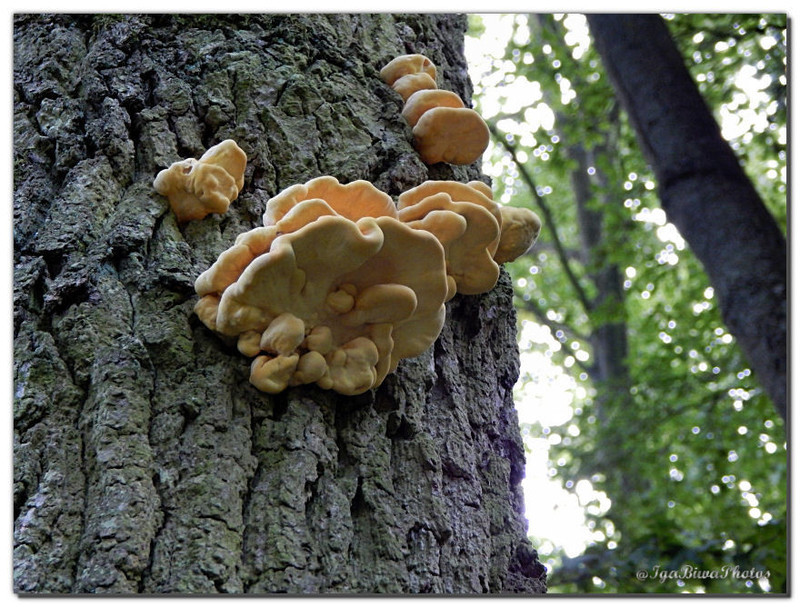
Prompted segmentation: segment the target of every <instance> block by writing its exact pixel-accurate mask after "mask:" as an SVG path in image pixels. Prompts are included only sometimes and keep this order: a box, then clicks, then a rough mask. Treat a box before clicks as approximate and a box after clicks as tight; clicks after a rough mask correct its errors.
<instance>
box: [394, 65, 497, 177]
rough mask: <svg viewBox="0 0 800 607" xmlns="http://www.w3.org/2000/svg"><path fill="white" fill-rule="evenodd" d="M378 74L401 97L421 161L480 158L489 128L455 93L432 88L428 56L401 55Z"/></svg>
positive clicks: (455, 161) (467, 161)
mask: <svg viewBox="0 0 800 607" xmlns="http://www.w3.org/2000/svg"><path fill="white" fill-rule="evenodd" d="M380 75H381V78H382V79H383V81H384V82H386V83H387V84H388V85H389V86H391V87H392V88H393V89H394V90H395V91H397V92H398V93H399V94H400V96H401V97H402V98H403V101H404V102H405V105H404V106H403V111H402V115H403V117H404V118H405V119H406V121H407V122H408V124H409V126H411V127H412V134H413V136H414V147H415V148H416V150H417V152H418V153H419V155H420V157H421V158H422V160H423V161H424V162H425V163H427V164H436V163H437V162H449V163H450V164H471V163H473V162H475V161H476V160H477V159H478V158H480V156H481V154H483V152H484V151H485V150H486V148H487V146H488V145H489V127H488V126H486V123H485V122H484V121H483V118H481V117H480V115H479V114H478V113H477V112H476V111H475V110H473V109H470V108H467V107H464V102H463V101H462V100H461V98H460V97H459V96H458V95H456V94H455V93H453V92H451V91H445V90H441V89H438V88H437V87H436V67H435V66H434V65H433V63H432V62H431V61H430V59H428V58H427V57H425V56H423V55H402V56H400V57H396V58H395V59H393V60H392V61H390V62H389V63H388V64H387V65H386V66H385V67H384V68H383V69H382V70H381V72H380Z"/></svg>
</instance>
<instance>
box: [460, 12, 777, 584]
mask: <svg viewBox="0 0 800 607" xmlns="http://www.w3.org/2000/svg"><path fill="white" fill-rule="evenodd" d="M663 18H664V20H665V22H666V24H667V27H668V28H669V31H670V33H671V34H672V37H673V39H674V40H675V43H676V45H677V47H678V49H679V51H680V53H681V55H682V57H683V59H684V63H685V64H686V66H687V67H688V69H689V71H690V73H691V76H692V79H693V80H694V82H695V83H696V85H697V88H698V90H699V92H700V93H701V95H702V96H703V98H704V99H705V101H706V103H707V105H708V106H709V108H710V109H711V110H712V112H713V115H714V117H715V118H716V121H717V123H718V124H719V125H720V128H721V133H722V136H723V138H724V139H725V140H726V141H727V142H728V144H729V145H730V147H731V148H732V150H733V151H734V152H735V154H736V157H737V158H738V160H739V163H740V164H741V165H742V167H743V168H744V170H745V172H746V174H747V176H748V177H749V178H750V181H752V183H753V185H754V187H755V189H756V190H757V192H758V194H759V195H760V197H761V199H762V200H763V203H764V205H765V206H766V207H767V209H768V210H769V212H770V214H771V215H772V216H773V217H774V220H775V221H776V222H777V225H778V226H779V227H780V230H781V231H782V232H783V234H784V235H785V233H786V229H787V200H786V199H787V174H786V144H787V129H786V109H787V101H786V99H787V97H786V89H787V72H786V59H787V57H786V44H787V38H786V27H787V19H786V15H782V14H765V15H759V14H748V15H733V14H670V15H664V16H663ZM470 33H471V37H470V38H468V43H467V49H468V50H467V53H468V57H469V59H470V61H471V65H472V67H471V76H472V79H473V83H474V86H475V102H476V107H477V109H478V111H479V112H480V113H481V114H482V116H483V117H484V118H485V119H486V120H487V122H488V123H489V125H490V129H491V131H492V134H493V143H492V146H491V148H490V152H489V153H487V154H486V156H485V158H484V171H485V172H486V173H488V174H490V175H491V176H492V177H493V179H494V186H495V199H497V200H500V201H502V202H503V203H505V204H509V205H514V206H524V207H529V208H531V209H533V210H534V211H536V212H537V213H539V214H540V216H541V217H542V219H543V230H542V235H541V236H540V239H539V242H538V243H537V245H536V246H535V247H534V248H533V249H532V250H531V251H529V254H528V255H526V256H524V257H522V258H520V259H519V260H517V261H516V262H514V263H513V264H509V265H508V266H507V267H508V269H509V271H510V273H511V275H512V279H513V282H514V286H515V301H516V307H517V312H518V318H519V329H520V339H521V344H520V349H521V355H522V362H523V371H522V377H521V380H520V382H519V383H518V385H517V408H518V410H519V412H520V419H521V421H522V426H523V437H524V440H525V443H526V450H527V452H528V459H529V465H528V476H529V480H528V481H527V482H529V483H531V482H533V481H537V482H539V483H540V484H539V485H536V487H537V489H536V494H535V495H537V496H539V498H538V500H537V501H539V502H541V501H542V498H541V495H542V492H543V487H546V486H550V487H554V488H555V490H554V492H555V493H556V494H557V495H559V496H560V498H559V499H560V500H561V503H560V504H551V505H549V506H548V505H546V504H542V503H539V504H537V505H538V509H535V510H534V508H533V507H532V506H531V505H530V502H531V498H530V497H529V498H528V502H529V511H528V516H529V519H530V527H529V533H530V535H531V537H532V539H533V541H534V545H535V546H536V547H537V549H538V550H539V553H540V555H541V557H542V559H543V561H545V562H546V563H547V564H548V566H549V567H548V568H549V569H550V573H549V576H548V586H549V591H550V592H579V593H584V592H615V593H627V592H648V593H649V592H706V593H712V592H714V593H757V592H785V591H786V546H787V535H786V529H787V508H786V483H787V479H786V464H787V453H786V440H787V439H786V434H785V427H784V422H783V419H782V417H781V415H779V414H778V412H777V411H776V409H775V407H774V406H773V403H772V402H771V400H770V398H769V396H768V395H767V394H766V393H765V390H764V389H763V387H762V385H761V384H760V383H759V378H758V377H757V376H756V374H755V373H754V372H753V370H752V365H751V364H750V363H749V362H748V359H747V357H746V356H745V355H744V354H743V352H742V350H741V348H740V344H739V343H738V342H737V339H736V337H735V336H734V335H733V334H732V332H731V330H730V329H729V327H727V326H726V324H725V323H724V322H723V320H722V315H721V313H720V306H719V302H718V298H717V294H715V290H714V288H713V287H712V286H711V284H710V281H709V278H708V275H707V273H706V271H705V270H704V268H703V266H702V265H701V263H700V262H699V261H698V259H697V258H696V257H695V255H694V253H693V251H692V249H691V248H690V246H689V245H688V244H687V242H686V240H684V238H683V236H682V235H681V233H680V231H679V230H678V229H677V228H676V227H675V225H674V224H673V223H671V222H670V221H669V220H668V217H667V214H666V213H665V212H664V210H663V208H662V205H661V201H660V200H659V189H658V183H657V178H656V176H655V174H654V171H653V168H652V167H651V166H650V164H649V163H648V161H647V160H646V158H645V157H644V155H643V154H642V152H641V150H640V146H639V144H638V142H637V138H636V134H635V132H634V128H633V126H632V125H631V123H630V122H629V120H628V118H627V116H626V114H625V112H624V110H623V109H622V108H621V105H620V103H619V101H618V100H617V98H616V96H615V91H614V89H613V87H612V84H611V82H610V80H609V77H608V75H607V72H606V69H605V67H604V65H603V62H602V60H601V57H600V56H599V55H598V52H597V49H596V48H595V45H594V44H593V41H592V36H591V34H590V31H589V26H588V24H587V20H586V18H585V17H584V16H583V15H578V14H555V15H527V14H525V15H522V14H516V15H475V16H473V17H472V18H471V32H470ZM742 221H747V218H742ZM537 462H539V468H537V467H536V465H537ZM531 477H535V478H533V479H531ZM529 495H531V494H530V493H529ZM570 505H572V506H573V508H574V507H575V505H579V510H580V511H581V515H582V517H585V520H583V521H580V520H579V521H578V522H577V524H578V525H583V526H584V527H585V529H586V533H585V535H584V536H583V537H581V538H580V539H579V540H578V541H577V544H576V543H575V541H574V539H573V542H572V544H571V545H566V544H567V542H566V540H565V537H564V536H562V537H552V536H548V529H552V528H553V527H554V526H557V523H556V521H557V520H558V517H557V514H558V510H559V508H560V509H561V510H560V511H561V512H565V511H568V510H569V509H570V508H569V507H570ZM573 511H574V510H573ZM572 520H574V519H572ZM574 524H575V523H573V525H574ZM655 568H660V569H661V570H680V569H681V568H687V569H686V570H687V571H689V572H691V571H695V572H698V571H734V569H733V568H737V569H735V570H736V571H745V570H752V571H756V572H761V575H757V576H754V577H749V578H746V577H743V576H735V575H727V576H725V577H721V576H717V578H716V579H715V578H701V576H700V575H699V574H698V575H695V576H691V575H688V576H684V577H677V578H675V579H669V580H666V581H658V580H657V579H653V578H652V577H651V576H650V575H644V576H643V575H640V576H639V577H638V579H637V572H640V571H646V572H649V573H650V574H652V572H653V571H654V570H655Z"/></svg>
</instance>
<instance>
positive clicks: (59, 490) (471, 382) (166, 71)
mask: <svg viewBox="0 0 800 607" xmlns="http://www.w3.org/2000/svg"><path fill="white" fill-rule="evenodd" d="M465 25H466V20H465V19H464V18H463V16H454V15H449V16H435V15H405V16H393V15H325V16H322V15H259V16H240V17H228V16H221V15H208V16H204V15H194V16H162V15H146V16H122V17H118V16H111V15H98V16H80V15H57V16H41V15H18V16H17V17H16V18H15V26H14V95H15V97H14V110H15V133H14V145H15V149H14V151H15V155H14V179H15V198H14V222H15V223H14V245H15V250H14V262H15V266H14V331H15V333H14V334H15V340H14V380H15V400H14V419H15V428H14V508H15V526H14V587H15V590H16V592H18V593H86V592H113V593H141V592H145V593H214V592H230V593H245V592H249V593H271V592H290V593H328V592H347V593H360V592H369V593H416V592H440V593H489V592H494V593H499V592H514V593H519V592H525V593H540V592H544V589H545V582H544V579H545V574H544V567H543V566H542V565H541V564H540V563H539V561H538V560H537V555H536V552H535V551H534V550H533V549H532V548H531V546H530V544H529V542H528V540H527V539H526V537H525V531H526V527H525V519H524V515H523V504H522V493H521V490H520V480H521V478H522V475H523V470H524V453H523V449H522V443H521V439H520V435H519V429H518V427H517V417H516V412H515V410H514V406H513V401H512V393H511V390H512V386H513V385H514V383H515V381H516V379H517V375H518V371H519V368H518V364H519V363H518V354H517V350H516V345H515V320H514V314H513V308H512V300H511V286H510V281H509V280H508V278H507V275H505V273H503V276H502V277H501V280H500V282H499V284H498V286H497V287H496V288H495V289H494V290H493V291H491V292H490V293H487V294H485V295H482V296H456V297H455V298H454V299H453V300H452V301H451V302H450V303H449V304H448V311H447V312H448V316H447V322H446V325H445V328H444V330H443V332H442V334H441V336H440V337H439V339H438V341H437V342H436V343H435V344H434V346H433V347H432V348H431V349H430V350H429V351H428V352H426V353H425V354H423V355H422V356H419V357H417V358H415V359H410V360H406V361H403V362H401V364H400V367H399V368H398V370H397V372H396V373H395V374H393V375H390V376H389V377H388V378H387V380H386V381H385V382H384V383H383V385H381V386H380V387H379V388H378V389H375V390H372V391H370V392H368V393H366V394H363V395H361V396H356V397H346V396H341V395H338V394H336V393H333V392H330V391H323V390H321V389H318V388H315V387H309V386H306V387H302V388H293V389H289V390H288V391H286V392H284V393H281V394H278V395H275V396H270V395H267V394H264V393H261V392H259V391H257V390H256V389H255V388H254V387H253V386H251V385H250V384H249V383H248V381H247V378H248V375H249V364H250V363H249V360H247V359H245V358H244V357H242V356H241V355H239V354H238V352H237V351H236V349H235V348H231V347H230V346H228V345H226V344H225V343H223V342H222V341H221V340H220V339H218V338H217V337H216V336H215V335H214V334H212V333H211V332H210V331H209V330H208V329H206V327H205V326H204V325H202V324H201V323H200V322H199V320H198V319H197V317H196V316H195V315H194V314H193V312H192V309H193V305H194V303H195V301H196V295H195V293H194V289H193V283H194V280H195V278H196V277H197V276H198V275H199V274H200V272H202V271H203V270H205V269H206V268H208V267H209V266H210V264H211V263H212V262H213V261H214V259H216V257H217V256H218V255H219V253H220V252H221V251H222V250H224V249H226V248H227V247H228V246H230V245H231V244H232V243H233V240H234V239H235V237H236V236H237V235H238V234H239V233H241V232H244V231H246V230H248V229H251V228H252V227H255V226H256V225H259V224H260V218H261V214H262V213H263V211H264V208H265V204H266V201H267V200H268V199H269V198H270V197H271V196H273V195H275V194H276V193H277V192H279V191H280V190H282V189H283V188H285V187H288V186H290V185H292V184H295V183H304V182H306V181H308V180H309V179H311V178H313V177H317V176H319V175H323V174H330V175H333V176H334V177H336V178H337V179H339V181H341V182H343V183H344V182H348V181H352V180H355V179H366V180H369V181H371V182H372V183H374V184H375V185H376V186H377V187H378V188H380V189H382V190H383V191H385V192H388V193H389V194H391V195H397V194H399V193H400V192H401V191H404V190H406V189H408V188H409V187H412V186H415V185H417V184H419V183H421V182H422V181H424V180H426V179H455V180H458V181H467V180H469V179H474V178H478V177H479V173H478V169H477V168H476V167H475V166H471V167H451V166H449V165H437V166H433V167H426V166H425V165H424V164H423V163H422V162H421V161H420V160H419V157H418V156H417V154H416V153H415V152H414V150H413V148H412V146H411V143H410V132H409V130H408V127H407V125H406V124H405V121H404V120H403V119H402V117H401V115H400V109H401V106H402V100H401V99H400V97H399V96H398V95H396V94H395V93H394V91H392V90H391V89H390V88H389V87H387V86H386V85H384V84H383V82H382V81H381V80H380V78H379V77H378V70H379V69H380V68H381V67H382V66H383V65H384V64H385V63H386V62H388V60H390V59H391V58H393V57H394V56H396V55H399V54H403V53H407V52H421V53H424V54H426V55H427V56H429V57H430V58H431V59H432V60H433V61H434V63H436V64H437V66H438V67H439V69H440V74H441V76H440V82H439V85H440V86H441V87H442V88H447V89H450V90H454V91H456V92H457V93H459V94H460V95H461V96H462V97H464V98H466V99H469V97H470V94H471V90H470V84H469V82H468V78H467V72H466V66H465V61H464V57H463V50H462V39H463V32H464V28H465ZM226 138H232V139H234V140H236V141H237V143H238V144H239V145H240V146H241V147H242V148H243V149H244V150H245V152H246V153H247V155H248V168H247V171H246V174H245V186H244V189H243V190H242V192H241V194H240V196H239V198H238V199H237V200H235V201H234V202H233V204H232V205H231V209H230V210H229V211H228V213H226V214H225V215H222V216H220V215H211V216H209V217H207V218H205V219H203V220H201V221H195V222H190V223H188V224H186V225H185V226H179V225H178V224H177V223H176V220H175V217H174V215H173V214H172V212H171V211H170V210H169V207H168V204H167V201H166V199H164V198H163V197H161V196H159V195H158V194H156V193H155V192H154V191H153V188H152V181H153V178H154V177H155V175H156V173H157V172H158V171H159V170H160V169H162V168H165V167H166V166H168V165H169V164H171V163H172V162H174V161H176V160H180V159H183V158H186V157H198V155H200V154H202V152H203V151H204V150H205V149H207V148H208V147H210V146H211V145H213V144H215V143H218V142H219V141H221V140H223V139H226Z"/></svg>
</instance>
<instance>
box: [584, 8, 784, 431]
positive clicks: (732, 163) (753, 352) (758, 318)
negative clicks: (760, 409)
mask: <svg viewBox="0 0 800 607" xmlns="http://www.w3.org/2000/svg"><path fill="white" fill-rule="evenodd" d="M587 19H588V21H589V26H590V28H591V32H592V35H593V37H594V39H595V42H596V46H597V50H598V52H599V53H600V55H601V57H602V58H603V63H604V65H605V67H606V71H607V72H608V75H609V77H610V79H611V81H612V83H613V84H614V87H615V89H616V92H617V97H618V98H619V100H620V102H621V103H622V105H623V106H624V108H625V110H626V111H627V113H628V115H629V117H630V119H631V122H632V124H633V126H634V127H635V129H636V132H637V135H638V137H639V141H640V144H641V146H642V150H643V153H644V155H645V157H646V158H647V159H648V161H649V162H650V163H651V164H652V166H653V170H654V171H655V173H656V177H657V178H658V182H659V195H660V197H661V202H662V205H663V207H664V211H665V213H666V214H667V218H668V219H669V221H671V222H672V223H674V224H675V225H676V226H677V228H678V229H679V230H680V232H681V234H682V236H683V237H684V238H685V239H686V241H687V242H688V243H689V245H690V246H691V247H692V250H693V251H694V253H695V254H696V255H697V257H698V259H699V260H700V261H701V262H702V263H703V265H704V267H705V269H706V272H707V273H708V276H709V279H710V281H711V284H712V285H713V287H714V291H715V294H716V296H717V299H718V301H719V304H720V309H721V311H722V316H723V318H724V320H725V323H726V325H727V326H728V328H729V329H730V331H731V333H732V334H733V335H734V336H735V337H736V339H737V340H738V342H739V344H740V345H741V346H742V350H743V351H744V352H745V354H746V355H747V356H748V358H749V359H750V364H751V365H752V366H753V370H754V371H755V372H756V375H757V376H758V378H759V380H760V381H761V383H762V384H763V385H764V388H765V389H766V391H767V393H768V394H769V396H770V398H771V399H772V401H773V403H774V405H775V408H776V409H777V411H778V412H779V413H780V414H781V416H782V417H783V418H784V419H786V359H787V341H786V335H787V324H786V294H787V291H786V240H785V238H784V236H783V234H782V233H781V230H780V228H779V227H778V225H777V223H776V222H775V220H774V218H773V217H772V216H771V215H770V214H769V211H767V209H766V207H765V206H764V203H763V202H762V200H761V198H760V197H759V195H758V193H757V192H756V190H755V188H754V187H753V185H752V183H751V181H750V180H749V179H748V178H747V176H746V174H745V173H744V171H743V169H742V168H741V166H740V165H739V162H738V160H737V158H736V155H735V154H734V152H733V150H732V149H731V148H730V146H729V145H728V144H727V142H726V141H725V140H724V139H723V138H722V136H721V134H720V130H719V126H718V125H717V123H716V122H715V121H714V117H713V116H712V114H711V112H710V111H709V109H708V107H707V106H706V104H705V102H704V100H703V98H702V96H701V95H700V93H699V91H698V89H697V86H696V85H695V83H694V82H693V80H692V78H691V76H690V74H689V72H688V70H687V69H686V66H685V64H684V63H683V59H682V57H681V55H680V53H679V52H678V49H677V47H676V46H675V43H674V42H673V40H672V38H671V37H670V35H669V31H668V30H667V27H666V24H665V23H664V21H663V19H661V17H659V16H658V15H587Z"/></svg>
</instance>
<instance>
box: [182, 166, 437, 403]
mask: <svg viewBox="0 0 800 607" xmlns="http://www.w3.org/2000/svg"><path fill="white" fill-rule="evenodd" d="M367 186H369V187H367ZM370 188H371V189H372V190H374V191H370ZM376 193H377V194H376ZM346 194H351V195H352V196H350V197H348V196H347V195H346ZM323 195H324V196H325V198H322V197H321V196H323ZM348 200H349V201H351V202H353V201H355V202H354V204H353V205H349V204H347V202H348ZM381 201H382V202H383V203H386V202H387V201H388V205H385V206H384V208H383V211H385V212H383V211H381V206H380V205H381ZM357 207H360V208H361V209H362V211H358V210H357ZM339 211H341V213H340V212H339ZM361 212H363V213H370V212H372V213H374V214H375V216H371V215H369V214H367V215H365V216H361V217H358V216H357V215H358V214H359V213H361ZM346 215H348V216H346ZM396 215H397V210H396V208H395V206H394V203H393V202H392V201H391V198H389V197H388V196H387V195H385V194H382V193H381V192H380V191H378V190H376V189H375V188H374V187H373V186H371V185H370V184H368V183H367V182H360V183H354V184H347V185H341V184H339V183H338V182H337V181H336V180H335V179H334V178H332V177H331V178H318V179H316V180H312V181H310V182H308V183H307V184H304V185H302V186H292V187H291V188H287V190H284V191H283V192H281V193H280V194H278V195H277V196H276V197H274V198H273V199H272V200H270V201H269V202H268V204H267V212H266V214H265V220H266V222H267V223H270V224H271V225H267V226H265V227H262V228H255V229H254V230H251V231H250V232H247V233H245V234H243V235H240V236H239V238H237V241H236V243H235V244H234V246H233V247H231V248H230V249H228V250H227V251H225V252H223V253H222V254H221V255H220V257H219V259H218V260H217V261H216V262H215V263H214V264H213V265H212V266H211V268H209V269H208V270H206V271H205V272H204V273H203V274H201V275H200V277H199V278H198V279H197V281H196V283H195V289H196V290H197V292H198V294H199V295H200V296H201V299H200V301H199V302H198V304H197V306H196V311H197V313H198V316H199V317H200V319H201V320H202V321H203V323H204V324H206V326H208V327H209V328H211V329H213V330H215V331H217V332H218V333H220V334H222V335H227V336H231V337H236V338H238V347H239V350H240V351H241V352H242V353H243V354H246V355H248V356H255V360H254V361H253V363H252V366H251V378H250V380H251V383H253V384H254V385H255V386H256V387H257V388H259V389H260V390H263V391H265V392H270V393H274V392H279V391H281V390H283V389H285V388H286V387H288V386H292V385H299V384H305V383H316V384H317V385H319V386H320V387H322V388H325V389H332V390H335V391H337V392H340V393H342V394H359V393H361V392H364V391H366V390H369V389H370V388H373V387H375V386H377V385H378V384H380V382H382V381H383V379H384V378H385V377H386V375H387V374H388V373H390V372H392V371H393V370H394V369H395V368H396V367H397V364H398V362H399V360H400V359H401V358H406V357H411V356H417V355H419V354H421V353H422V352H424V351H425V350H426V349H427V348H428V347H430V345H431V344H432V343H433V341H434V340H435V339H436V337H438V335H439V332H440V331H441V328H442V325H443V323H444V313H445V307H444V301H445V298H446V296H447V294H448V290H447V280H446V275H445V262H444V251H443V248H442V245H441V244H440V243H439V241H438V240H437V239H436V237H435V236H434V235H432V234H430V233H428V232H426V231H421V230H415V229H413V228H412V227H410V226H408V225H405V224H404V223H402V222H400V221H399V220H398V219H397V218H396ZM409 251H413V254H411V255H409Z"/></svg>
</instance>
